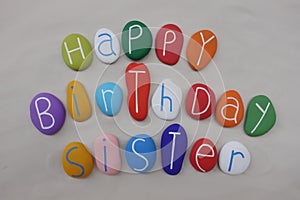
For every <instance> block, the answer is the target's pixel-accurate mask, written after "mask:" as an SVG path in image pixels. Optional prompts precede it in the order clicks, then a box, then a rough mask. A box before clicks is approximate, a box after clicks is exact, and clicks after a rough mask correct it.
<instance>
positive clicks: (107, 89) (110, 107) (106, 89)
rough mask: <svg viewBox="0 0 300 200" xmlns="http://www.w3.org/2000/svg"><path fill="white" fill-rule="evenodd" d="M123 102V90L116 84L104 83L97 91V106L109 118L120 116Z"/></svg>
mask: <svg viewBox="0 0 300 200" xmlns="http://www.w3.org/2000/svg"><path fill="white" fill-rule="evenodd" d="M122 100H123V93H122V89H121V88H120V87H119V86H118V85H117V84H115V83H112V82H107V83H103V84H102V85H100V86H99V87H98V88H97V90H96V102H97V105H98V107H99V108H100V110H101V111H102V112H103V113H104V114H105V115H107V116H114V115H116V114H118V112H119V111H120V109H121V105H122Z"/></svg>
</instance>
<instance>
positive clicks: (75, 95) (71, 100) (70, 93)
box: [67, 80, 92, 122]
mask: <svg viewBox="0 0 300 200" xmlns="http://www.w3.org/2000/svg"><path fill="white" fill-rule="evenodd" d="M67 102H68V110H69V113H70V115H71V117H72V118H73V119H74V120H76V121H78V122H82V121H85V120H87V119H88V118H89V117H90V116H91V114H92V107H91V103H90V100H89V97H88V95H87V93H86V90H85V89H84V86H83V85H82V84H81V83H80V82H79V81H75V80H73V81H71V82H70V83H69V84H68V88H67Z"/></svg>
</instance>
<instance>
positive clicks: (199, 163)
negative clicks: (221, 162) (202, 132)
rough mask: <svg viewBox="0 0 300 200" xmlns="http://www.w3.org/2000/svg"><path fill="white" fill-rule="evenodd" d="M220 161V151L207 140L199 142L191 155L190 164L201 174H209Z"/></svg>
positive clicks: (202, 139) (203, 139)
mask: <svg viewBox="0 0 300 200" xmlns="http://www.w3.org/2000/svg"><path fill="white" fill-rule="evenodd" d="M217 161H218V151H217V149H216V147H215V145H214V143H213V142H212V141H210V140H209V139H207V138H201V139H199V140H197V141H196V142H195V144H194V146H193V148H192V151H191V153H190V162H191V164H192V166H193V167H194V168H195V169H196V170H197V171H199V172H203V173H205V172H209V171H210V170H212V169H213V168H214V167H215V166H216V164H217Z"/></svg>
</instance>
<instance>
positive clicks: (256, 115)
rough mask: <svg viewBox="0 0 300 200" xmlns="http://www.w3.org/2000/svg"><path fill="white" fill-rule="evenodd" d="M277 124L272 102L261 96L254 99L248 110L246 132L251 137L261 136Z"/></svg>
mask: <svg viewBox="0 0 300 200" xmlns="http://www.w3.org/2000/svg"><path fill="white" fill-rule="evenodd" d="M275 122H276V113H275V109H274V106H273V104H272V102H271V100H270V99H269V98H268V97H266V96H264V95H259V96H256V97H254V98H253V99H252V100H251V101H250V103H249V105H248V108H247V114H246V122H245V126H244V129H245V132H246V133H247V135H249V136H261V135H264V134H266V133H267V132H268V131H269V130H271V129H272V127H273V126H274V124H275Z"/></svg>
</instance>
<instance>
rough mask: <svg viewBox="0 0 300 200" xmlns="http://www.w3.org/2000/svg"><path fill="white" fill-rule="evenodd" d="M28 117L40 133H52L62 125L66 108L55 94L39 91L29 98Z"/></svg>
mask: <svg viewBox="0 0 300 200" xmlns="http://www.w3.org/2000/svg"><path fill="white" fill-rule="evenodd" d="M30 118H31V121H32V123H33V125H34V126H35V127H36V128H37V129H38V130H39V131H40V132H41V133H43V134H45V135H53V134H55V133H57V132H58V131H59V130H60V129H61V127H62V126H63V125H64V123H65V119H66V110H65V107H64V105H63V103H62V102H61V101H60V100H59V99H58V98H57V97H56V96H54V95H52V94H50V93H39V94H37V95H36V96H35V97H34V98H33V99H32V100H31V103H30Z"/></svg>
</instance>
